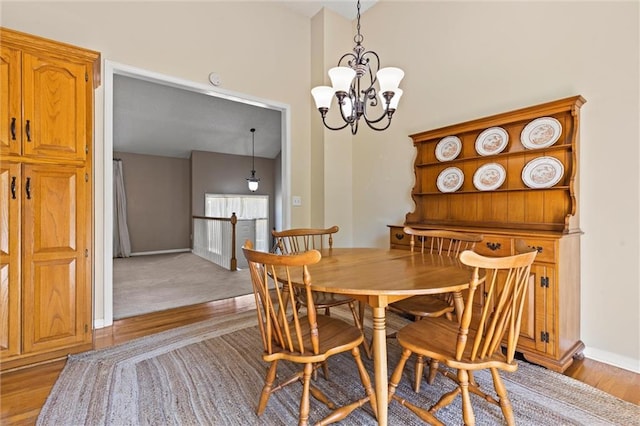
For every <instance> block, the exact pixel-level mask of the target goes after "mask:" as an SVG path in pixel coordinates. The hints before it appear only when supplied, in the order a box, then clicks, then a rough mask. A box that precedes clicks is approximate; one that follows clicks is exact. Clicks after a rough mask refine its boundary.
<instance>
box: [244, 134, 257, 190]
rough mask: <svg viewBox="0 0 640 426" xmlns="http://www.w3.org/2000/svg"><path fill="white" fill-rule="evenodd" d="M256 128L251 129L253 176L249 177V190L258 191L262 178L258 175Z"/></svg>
mask: <svg viewBox="0 0 640 426" xmlns="http://www.w3.org/2000/svg"><path fill="white" fill-rule="evenodd" d="M255 136H256V129H251V147H252V148H251V177H248V178H247V184H248V185H249V191H251V192H256V191H257V190H258V184H259V182H260V179H259V178H257V177H256V137H255Z"/></svg>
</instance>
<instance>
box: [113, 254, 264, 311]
mask: <svg viewBox="0 0 640 426" xmlns="http://www.w3.org/2000/svg"><path fill="white" fill-rule="evenodd" d="M251 292H252V287H251V279H250V276H249V270H248V269H245V270H243V271H233V272H232V271H229V270H227V269H224V268H222V267H220V266H218V265H216V264H214V263H211V262H209V261H208V260H205V259H202V258H201V257H199V256H196V255H194V254H192V253H171V254H157V255H149V256H134V257H129V258H126V259H122V258H117V259H113V318H114V319H122V318H128V317H132V316H136V315H141V314H146V313H150V312H157V311H163V310H165V309H170V308H177V307H180V306H189V305H195V304H198V303H204V302H209V301H212V300H220V299H228V298H231V297H236V296H241V295H243V294H249V293H251Z"/></svg>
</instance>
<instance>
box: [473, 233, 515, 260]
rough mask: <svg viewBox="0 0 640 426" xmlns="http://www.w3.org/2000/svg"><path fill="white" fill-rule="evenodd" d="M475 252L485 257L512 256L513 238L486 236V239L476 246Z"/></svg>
mask: <svg viewBox="0 0 640 426" xmlns="http://www.w3.org/2000/svg"><path fill="white" fill-rule="evenodd" d="M475 252H476V253H478V254H481V255H483V256H500V257H502V256H510V255H511V238H509V237H499V236H495V235H485V236H484V239H483V240H482V241H480V242H479V243H478V244H476V248H475Z"/></svg>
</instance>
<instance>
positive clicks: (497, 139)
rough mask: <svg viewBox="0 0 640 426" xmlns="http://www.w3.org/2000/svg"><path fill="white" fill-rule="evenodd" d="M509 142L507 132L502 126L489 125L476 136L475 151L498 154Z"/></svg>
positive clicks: (483, 153)
mask: <svg viewBox="0 0 640 426" xmlns="http://www.w3.org/2000/svg"><path fill="white" fill-rule="evenodd" d="M507 143H509V133H507V131H506V130H505V129H503V128H502V127H489V128H488V129H485V130H483V131H482V133H480V134H479V135H478V137H477V138H476V152H477V153H478V154H480V155H494V154H499V153H501V152H502V151H504V149H505V148H506V147H507Z"/></svg>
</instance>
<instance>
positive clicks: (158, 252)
mask: <svg viewBox="0 0 640 426" xmlns="http://www.w3.org/2000/svg"><path fill="white" fill-rule="evenodd" d="M190 251H191V249H190V248H183V249H171V250H157V251H140V252H137V253H131V256H149V255H152V254H169V253H185V252H190Z"/></svg>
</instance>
